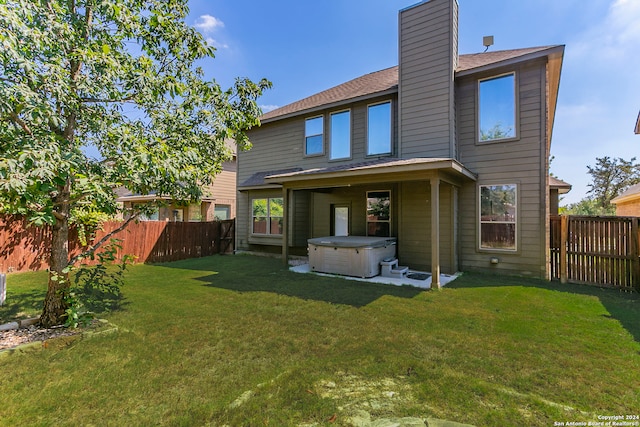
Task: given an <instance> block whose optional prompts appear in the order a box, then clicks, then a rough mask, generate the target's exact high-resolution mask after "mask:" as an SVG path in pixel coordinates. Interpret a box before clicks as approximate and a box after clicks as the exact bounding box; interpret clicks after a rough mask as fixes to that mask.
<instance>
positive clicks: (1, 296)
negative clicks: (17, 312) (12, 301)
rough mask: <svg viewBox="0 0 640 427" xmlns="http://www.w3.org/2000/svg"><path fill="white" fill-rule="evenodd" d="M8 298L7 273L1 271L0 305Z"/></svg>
mask: <svg viewBox="0 0 640 427" xmlns="http://www.w3.org/2000/svg"><path fill="white" fill-rule="evenodd" d="M6 299H7V275H6V274H4V273H0V305H4V301H5V300H6Z"/></svg>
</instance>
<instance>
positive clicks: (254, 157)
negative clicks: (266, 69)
mask: <svg viewBox="0 0 640 427" xmlns="http://www.w3.org/2000/svg"><path fill="white" fill-rule="evenodd" d="M388 100H390V101H391V102H392V111H393V114H392V116H393V117H396V116H397V106H396V104H397V98H396V96H395V95H394V96H385V97H380V98H375V99H371V100H369V101H365V102H358V103H354V104H349V105H347V106H342V107H337V108H334V109H327V110H325V111H323V112H320V113H313V114H309V115H306V116H299V117H295V118H291V119H287V120H280V121H277V122H273V123H267V124H264V125H262V126H261V127H259V128H256V129H253V130H251V131H250V132H249V138H250V140H251V142H252V144H253V147H252V148H251V149H250V150H249V151H246V152H240V153H238V162H239V171H238V174H239V175H238V182H239V183H243V182H244V181H245V180H247V179H248V178H249V177H250V176H251V175H253V174H254V173H256V172H265V171H276V170H283V169H289V168H298V167H300V168H303V169H310V168H317V167H326V166H329V165H340V164H348V163H358V162H363V161H365V160H370V159H371V158H372V157H370V156H367V155H366V144H367V106H368V105H369V104H373V103H378V102H382V101H388ZM345 109H349V110H350V111H351V157H350V158H348V159H340V160H330V159H329V140H328V138H329V132H330V125H329V122H330V114H331V113H332V112H336V111H343V110H345ZM318 115H323V117H324V154H323V155H321V156H305V155H304V125H305V119H307V118H309V117H315V116H318ZM392 125H393V126H394V132H393V138H392V144H393V145H394V146H395V145H396V140H397V138H396V135H397V130H396V127H395V125H396V121H395V119H393V120H392Z"/></svg>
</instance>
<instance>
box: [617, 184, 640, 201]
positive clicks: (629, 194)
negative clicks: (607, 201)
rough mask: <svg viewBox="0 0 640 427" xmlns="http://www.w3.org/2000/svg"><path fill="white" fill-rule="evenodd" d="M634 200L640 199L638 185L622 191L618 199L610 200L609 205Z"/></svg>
mask: <svg viewBox="0 0 640 427" xmlns="http://www.w3.org/2000/svg"><path fill="white" fill-rule="evenodd" d="M634 199H640V184H635V185H632V186H631V187H629V188H627V189H626V190H625V191H623V192H622V193H621V194H620V195H619V196H618V197H615V198H613V199H612V200H611V203H613V204H617V203H623V202H629V201H631V200H634Z"/></svg>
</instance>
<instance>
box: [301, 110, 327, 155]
mask: <svg viewBox="0 0 640 427" xmlns="http://www.w3.org/2000/svg"><path fill="white" fill-rule="evenodd" d="M323 133H324V120H322V116H319V117H314V118H312V119H307V120H306V121H305V123H304V154H305V155H307V156H313V155H316V154H322V153H324V147H323V145H324V144H323V140H322V139H323V138H322V135H323Z"/></svg>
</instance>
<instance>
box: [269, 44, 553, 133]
mask: <svg viewBox="0 0 640 427" xmlns="http://www.w3.org/2000/svg"><path fill="white" fill-rule="evenodd" d="M555 47H557V46H543V47H531V48H525V49H512V50H501V51H495V52H485V53H475V54H469V55H460V56H459V57H458V68H457V70H456V72H457V73H461V72H466V71H472V70H474V69H477V68H482V67H486V66H499V65H500V63H502V62H505V61H510V60H514V59H517V58H521V57H524V56H527V55H530V54H537V53H540V52H543V51H545V50H548V49H553V48H555ZM387 91H391V92H397V91H398V66H395V67H391V68H386V69H384V70H380V71H376V72H374V73H369V74H365V75H364V76H361V77H357V78H355V79H353V80H349V81H348V82H346V83H342V84H340V85H338V86H335V87H332V88H330V89H327V90H324V91H322V92H319V93H316V94H315V95H311V96H309V97H307V98H304V99H301V100H299V101H296V102H293V103H291V104H289V105H285V106H284V107H280V108H277V109H275V110H273V111H269V112H268V113H265V114H263V115H262V117H261V118H260V120H261V121H263V122H265V121H270V120H274V119H277V118H280V117H282V116H289V115H294V114H296V113H300V112H303V111H306V110H311V109H314V108H318V107H321V106H323V105H328V104H333V103H336V102H341V101H347V100H354V99H357V98H360V97H370V96H371V95H375V94H378V93H379V94H382V93H384V92H387Z"/></svg>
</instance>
